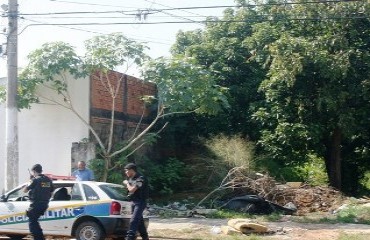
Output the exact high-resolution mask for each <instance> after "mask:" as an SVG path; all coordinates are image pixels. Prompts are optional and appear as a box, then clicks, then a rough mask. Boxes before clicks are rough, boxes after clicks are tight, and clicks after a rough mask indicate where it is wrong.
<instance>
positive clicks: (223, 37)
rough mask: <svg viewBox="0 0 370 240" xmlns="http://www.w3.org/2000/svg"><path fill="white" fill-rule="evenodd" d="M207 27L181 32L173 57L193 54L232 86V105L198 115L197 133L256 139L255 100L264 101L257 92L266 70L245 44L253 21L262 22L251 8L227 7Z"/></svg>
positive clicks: (218, 81) (220, 79)
mask: <svg viewBox="0 0 370 240" xmlns="http://www.w3.org/2000/svg"><path fill="white" fill-rule="evenodd" d="M208 20H209V22H208V23H207V25H206V26H205V29H204V30H195V31H189V32H179V33H178V35H177V40H176V43H175V44H174V45H173V47H172V54H173V55H174V56H176V55H180V56H186V57H192V58H194V59H195V60H196V62H197V64H199V65H200V66H203V67H204V68H206V69H208V70H209V71H210V72H211V74H212V76H213V78H214V79H215V80H216V82H217V84H218V85H220V86H223V87H226V88H228V89H229V91H228V94H227V98H228V101H229V103H230V106H232V107H231V108H228V109H225V110H224V111H222V112H220V113H219V114H218V115H217V116H212V117H208V116H196V117H194V118H193V119H191V120H190V121H193V122H194V123H196V125H195V126H198V128H197V132H196V134H197V135H198V134H199V132H200V133H201V134H205V135H207V134H212V133H215V134H216V133H220V132H224V133H225V134H239V133H241V134H242V135H243V136H248V137H249V138H251V139H253V140H255V139H257V138H258V135H259V133H258V126H257V125H256V124H255V122H254V121H252V118H251V116H252V114H253V112H254V110H253V107H254V103H256V102H258V101H260V100H262V94H259V93H258V92H257V89H258V86H259V84H260V83H261V81H262V79H263V76H264V75H265V72H266V70H265V69H263V68H262V67H261V66H260V65H259V64H258V63H256V62H250V61H249V60H250V58H251V57H252V56H253V53H252V52H251V49H250V48H249V47H248V46H246V45H245V44H244V40H245V38H247V37H249V36H250V35H251V34H252V24H251V22H259V17H258V16H257V13H256V11H254V10H253V9H251V8H239V9H236V10H233V9H227V10H226V11H225V12H224V16H223V17H222V18H221V19H218V18H209V19H208Z"/></svg>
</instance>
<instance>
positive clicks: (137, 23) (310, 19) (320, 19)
mask: <svg viewBox="0 0 370 240" xmlns="http://www.w3.org/2000/svg"><path fill="white" fill-rule="evenodd" d="M261 17H265V16H261ZM367 18H370V16H352V17H342V16H341V17H321V18H289V19H281V20H280V19H262V18H261V19H258V20H255V21H250V20H248V21H242V20H204V21H167V22H110V23H101V22H99V23H97V22H95V23H94V22H90V23H40V24H30V25H28V26H78V25H80V26H86V25H97V26H98V25H156V24H186V23H194V22H198V23H249V22H257V21H274V22H277V21H322V20H341V19H367ZM28 26H27V27H28Z"/></svg>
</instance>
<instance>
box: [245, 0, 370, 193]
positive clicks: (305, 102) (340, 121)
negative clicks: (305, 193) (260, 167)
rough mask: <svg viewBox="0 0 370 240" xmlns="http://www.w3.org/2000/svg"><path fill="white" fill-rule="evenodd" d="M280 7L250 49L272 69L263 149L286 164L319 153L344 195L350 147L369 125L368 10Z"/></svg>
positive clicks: (354, 5)
mask: <svg viewBox="0 0 370 240" xmlns="http://www.w3.org/2000/svg"><path fill="white" fill-rule="evenodd" d="M275 3H276V4H275V5H274V4H272V5H268V6H266V5H265V6H263V7H261V8H260V10H259V11H260V13H261V14H263V15H265V16H268V17H267V18H266V21H265V22H263V23H261V24H256V25H254V33H253V36H252V37H251V38H249V39H247V41H246V43H247V44H248V46H250V47H254V48H255V50H256V53H257V54H256V59H258V60H263V61H265V62H264V63H265V64H267V66H268V69H269V71H268V75H267V78H266V79H265V80H264V81H263V82H262V84H261V86H260V90H261V91H262V92H263V93H264V94H265V98H266V101H265V103H264V107H261V108H260V109H259V110H258V111H257V112H256V113H255V115H254V116H255V119H257V120H259V121H260V122H262V123H263V124H264V131H263V135H262V138H261V140H260V143H261V144H262V145H263V146H264V147H265V149H266V150H267V151H268V152H270V153H271V154H272V156H273V157H274V158H275V159H279V160H281V161H283V162H284V163H285V164H287V163H289V162H294V161H299V160H302V161H304V160H305V159H306V156H307V154H308V153H309V152H311V151H314V152H315V153H316V154H317V155H318V156H322V157H324V159H325V161H326V167H327V172H328V176H329V180H330V184H331V185H332V186H334V187H336V188H338V189H341V187H342V175H341V173H342V166H341V164H342V160H343V158H344V157H346V156H343V155H342V148H343V143H344V142H345V140H346V141H351V139H354V138H355V136H356V135H359V134H360V133H362V132H363V131H364V128H366V127H365V126H366V125H368V124H369V114H370V111H369V109H370V108H369V100H368V99H369V92H368V89H369V88H368V82H369V76H370V68H369V65H370V54H369V50H370V19H369V17H368V16H369V13H370V8H369V4H368V3H366V2H335V3H320V2H316V3H307V2H306V1H301V0H299V1H295V2H293V3H295V5H293V4H291V5H289V4H287V5H284V4H282V3H283V2H279V1H276V2H275ZM270 19H272V21H270ZM271 36H273V37H272V38H271ZM364 124H366V125H364Z"/></svg>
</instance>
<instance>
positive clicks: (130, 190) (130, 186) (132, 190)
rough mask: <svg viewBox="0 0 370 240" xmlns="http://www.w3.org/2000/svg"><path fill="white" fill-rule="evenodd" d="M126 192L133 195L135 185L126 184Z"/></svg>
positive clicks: (135, 188)
mask: <svg viewBox="0 0 370 240" xmlns="http://www.w3.org/2000/svg"><path fill="white" fill-rule="evenodd" d="M126 187H127V190H128V192H129V193H131V194H132V193H134V192H136V190H137V189H138V187H137V186H136V185H130V184H129V183H127V184H126Z"/></svg>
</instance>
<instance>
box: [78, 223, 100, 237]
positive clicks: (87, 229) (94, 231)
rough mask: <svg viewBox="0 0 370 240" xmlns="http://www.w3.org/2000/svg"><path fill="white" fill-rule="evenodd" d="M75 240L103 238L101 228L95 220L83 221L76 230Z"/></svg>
mask: <svg viewBox="0 0 370 240" xmlns="http://www.w3.org/2000/svg"><path fill="white" fill-rule="evenodd" d="M76 239H77V240H104V239H105V234H104V231H103V229H102V228H101V227H100V226H99V224H97V223H96V222H83V223H81V224H80V225H78V227H77V230H76Z"/></svg>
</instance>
